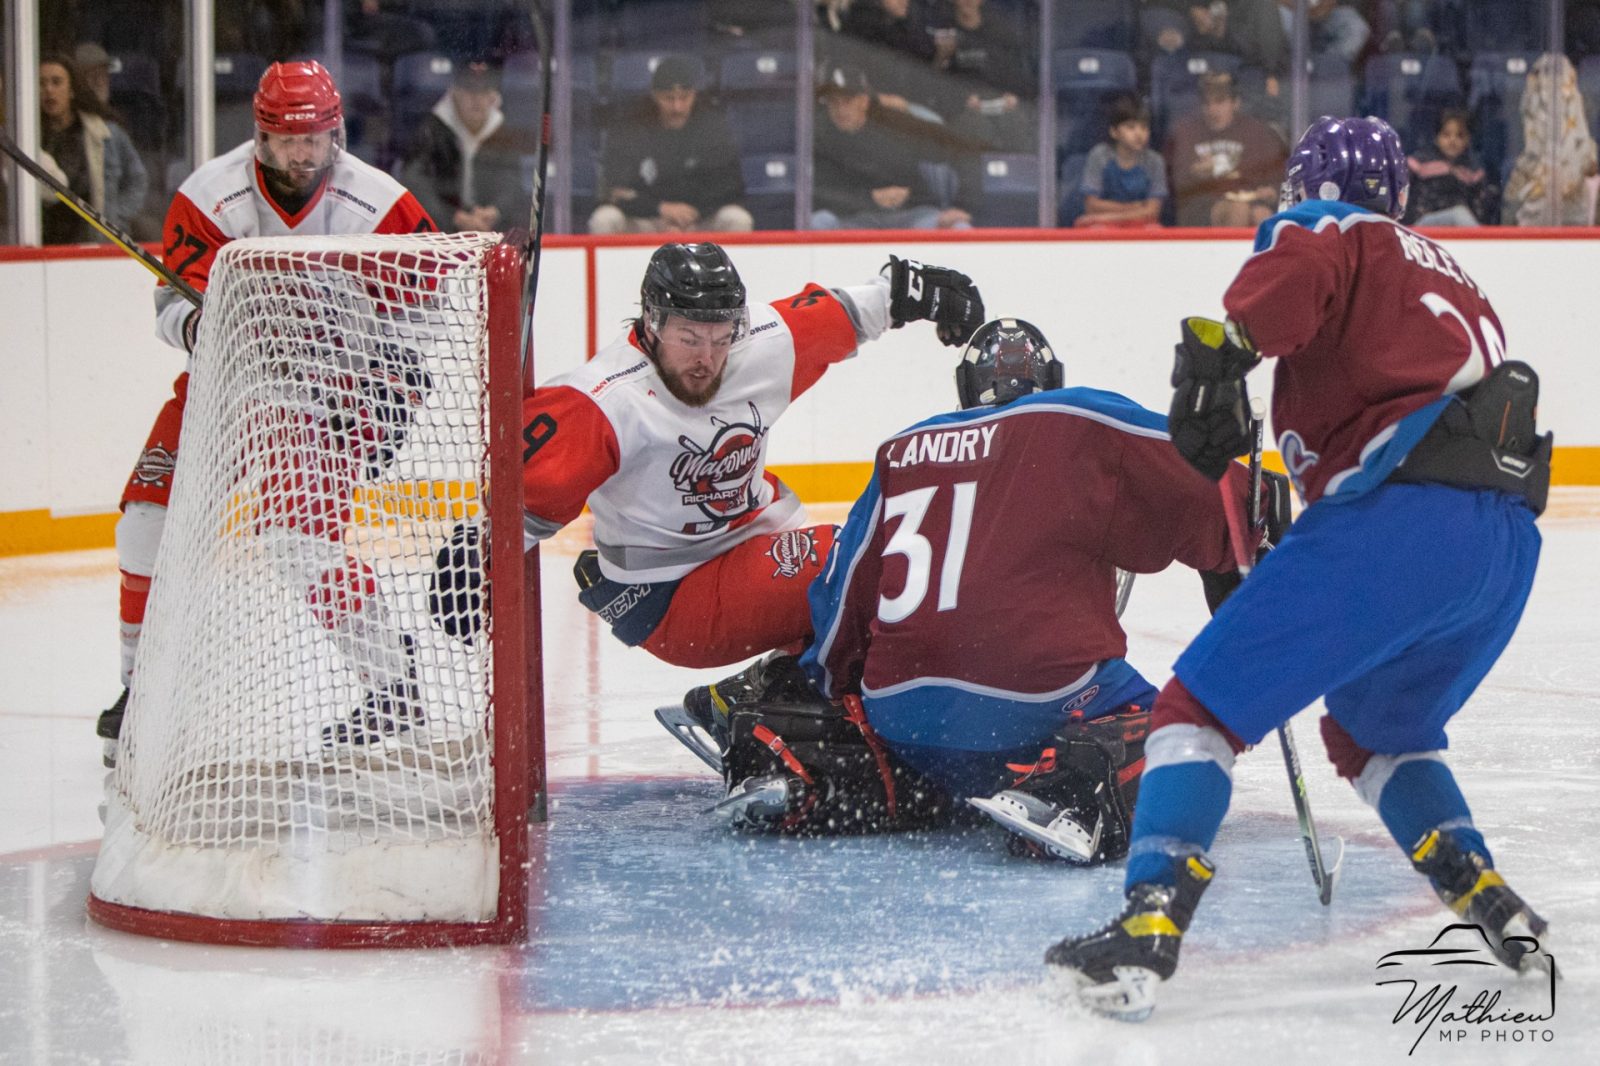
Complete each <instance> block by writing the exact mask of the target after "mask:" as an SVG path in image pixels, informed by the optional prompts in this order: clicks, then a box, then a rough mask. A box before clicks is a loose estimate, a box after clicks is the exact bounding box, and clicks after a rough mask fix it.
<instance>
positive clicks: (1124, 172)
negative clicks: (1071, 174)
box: [1076, 96, 1167, 226]
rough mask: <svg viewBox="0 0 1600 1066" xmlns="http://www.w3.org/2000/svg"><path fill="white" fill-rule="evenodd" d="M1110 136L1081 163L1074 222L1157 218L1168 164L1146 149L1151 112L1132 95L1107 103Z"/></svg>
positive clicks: (1122, 222) (1120, 222)
mask: <svg viewBox="0 0 1600 1066" xmlns="http://www.w3.org/2000/svg"><path fill="white" fill-rule="evenodd" d="M1108 132H1109V135H1110V138H1111V139H1110V140H1109V141H1105V142H1101V143H1100V144H1097V145H1095V146H1094V148H1093V150H1091V151H1090V152H1089V159H1088V161H1087V162H1085V163H1084V167H1083V181H1082V182H1081V183H1080V185H1079V191H1080V192H1081V193H1082V194H1083V214H1082V215H1081V216H1079V218H1078V220H1077V223H1076V225H1079V226H1099V225H1113V224H1116V225H1127V224H1130V223H1156V222H1159V220H1160V218H1161V206H1162V204H1163V203H1164V202H1165V200H1166V198H1167V164H1166V162H1165V161H1164V160H1163V159H1162V158H1161V155H1160V153H1158V152H1155V151H1152V150H1151V148H1150V113H1149V112H1148V111H1147V110H1145V108H1144V107H1143V106H1141V105H1140V104H1139V103H1137V102H1136V101H1135V100H1134V99H1133V98H1132V97H1128V96H1123V97H1119V98H1118V99H1117V101H1116V102H1115V103H1114V104H1113V105H1112V107H1111V120H1110V128H1109V131H1108Z"/></svg>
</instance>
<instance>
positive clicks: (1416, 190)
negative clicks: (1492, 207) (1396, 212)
mask: <svg viewBox="0 0 1600 1066" xmlns="http://www.w3.org/2000/svg"><path fill="white" fill-rule="evenodd" d="M1469 121H1470V120H1469V118H1468V116H1467V113H1466V112H1465V111H1462V110H1459V109H1457V108H1451V109H1449V110H1447V111H1445V113H1444V114H1443V116H1441V117H1440V119H1439V132H1438V134H1437V135H1435V137H1434V138H1433V144H1431V145H1423V146H1422V147H1421V148H1418V149H1417V150H1416V151H1415V152H1412V153H1411V154H1410V155H1409V156H1407V157H1406V164H1407V165H1408V166H1409V167H1410V170H1411V192H1410V193H1409V194H1407V196H1408V198H1407V200H1406V216H1405V222H1406V225H1408V226H1477V225H1481V224H1482V223H1483V222H1484V213H1485V210H1486V208H1487V206H1488V194H1489V180H1488V175H1487V172H1486V171H1485V170H1484V168H1483V163H1482V162H1481V161H1480V160H1479V159H1478V157H1477V156H1476V155H1474V154H1473V152H1472V129H1471V126H1470V125H1469Z"/></svg>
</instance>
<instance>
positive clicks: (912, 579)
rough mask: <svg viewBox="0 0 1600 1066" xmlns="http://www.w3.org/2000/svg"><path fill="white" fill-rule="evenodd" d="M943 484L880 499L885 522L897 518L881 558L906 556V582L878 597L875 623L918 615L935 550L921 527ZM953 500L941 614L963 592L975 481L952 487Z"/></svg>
mask: <svg viewBox="0 0 1600 1066" xmlns="http://www.w3.org/2000/svg"><path fill="white" fill-rule="evenodd" d="M941 488H942V486H939V485H930V486H928V487H927V488H923V489H913V490H911V491H910V492H902V493H900V494H899V495H898V496H890V497H888V498H886V499H885V500H884V501H883V520H884V522H885V523H887V522H888V521H889V519H891V518H896V517H899V518H900V524H899V525H898V526H897V527H895V531H894V535H893V536H892V537H890V538H889V543H887V544H885V545H884V546H883V554H884V557H885V558H887V557H889V556H891V555H904V556H905V557H906V584H905V588H903V589H901V590H900V591H899V593H898V594H896V595H894V596H883V595H880V596H879V597H878V620H879V621H881V622H891V623H892V622H903V621H905V620H906V619H907V618H910V617H911V616H912V615H913V614H915V613H916V610H917V608H918V607H921V606H922V601H923V600H925V599H926V598H927V596H928V580H929V577H930V576H931V575H932V573H933V564H934V558H933V555H934V547H933V544H932V542H930V541H929V540H928V538H927V537H925V536H923V535H922V534H921V533H920V532H918V530H919V529H921V527H922V520H923V519H924V518H926V517H927V516H928V507H929V506H930V505H931V504H932V503H933V498H934V496H936V495H938V493H939V491H940V489H941ZM950 488H951V491H952V492H954V493H955V500H954V502H952V503H951V505H950V536H949V538H948V543H946V544H945V546H944V559H943V562H942V563H940V566H939V599H938V604H939V610H941V611H953V610H955V609H956V602H957V599H958V597H959V596H960V593H961V568H962V566H963V565H965V563H966V561H967V538H968V536H969V534H971V532H972V505H973V502H974V501H975V500H976V499H977V497H978V483H977V482H976V481H962V482H958V483H957V484H955V485H952V486H950Z"/></svg>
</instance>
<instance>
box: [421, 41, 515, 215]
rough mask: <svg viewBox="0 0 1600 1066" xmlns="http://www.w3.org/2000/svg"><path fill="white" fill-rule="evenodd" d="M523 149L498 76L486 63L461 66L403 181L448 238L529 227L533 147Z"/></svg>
mask: <svg viewBox="0 0 1600 1066" xmlns="http://www.w3.org/2000/svg"><path fill="white" fill-rule="evenodd" d="M523 141H524V138H523V137H521V136H519V135H518V134H517V133H516V132H515V131H513V130H512V129H511V128H510V127H509V126H507V125H506V117H505V115H504V114H503V113H502V112H501V110H500V87H499V79H498V77H497V73H496V71H495V70H494V69H493V68H492V67H490V66H489V64H488V63H487V62H485V61H482V60H471V61H467V62H462V63H457V64H455V68H454V74H453V76H452V78H451V84H450V88H449V90H448V91H447V92H446V93H445V94H444V95H443V96H442V97H440V98H439V102H438V103H436V104H434V105H433V113H432V114H430V115H429V116H428V117H427V118H426V119H424V120H423V122H422V126H421V127H420V128H419V129H418V130H417V132H416V135H415V136H414V137H413V138H412V141H411V146H410V148H409V150H408V151H407V153H406V163H405V169H404V171H403V172H402V173H401V175H400V180H401V182H402V183H404V184H405V186H406V188H408V189H410V190H411V192H412V195H414V196H415V197H416V198H417V201H418V202H419V203H421V204H422V207H423V210H425V211H427V212H428V215H429V217H431V218H433V219H434V220H435V221H436V222H437V224H438V226H439V228H440V229H441V230H445V231H447V232H449V231H458V232H460V231H473V230H500V229H505V228H507V227H509V226H513V225H527V218H528V205H529V200H530V198H531V197H530V194H529V193H526V192H524V191H523V187H522V157H523V156H524V155H525V154H528V153H529V152H532V151H533V145H531V144H525V143H523Z"/></svg>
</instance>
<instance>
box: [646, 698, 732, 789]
mask: <svg viewBox="0 0 1600 1066" xmlns="http://www.w3.org/2000/svg"><path fill="white" fill-rule="evenodd" d="M656 721H658V722H660V723H661V725H662V727H663V728H664V729H666V731H667V732H669V733H671V734H672V735H673V737H674V738H675V739H676V740H677V741H678V743H680V744H682V745H683V746H684V747H686V748H688V749H689V750H690V751H692V752H694V755H695V758H697V759H699V760H700V761H701V762H703V763H705V764H706V765H707V766H709V767H711V769H713V770H715V771H716V772H717V773H719V774H720V773H722V749H721V748H719V747H717V742H716V741H714V740H712V739H711V734H709V733H707V732H706V731H705V730H704V729H702V728H700V725H699V724H698V723H697V722H696V721H695V720H694V719H693V718H690V717H689V712H688V711H686V710H684V709H683V707H682V706H671V707H657V708H656Z"/></svg>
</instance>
